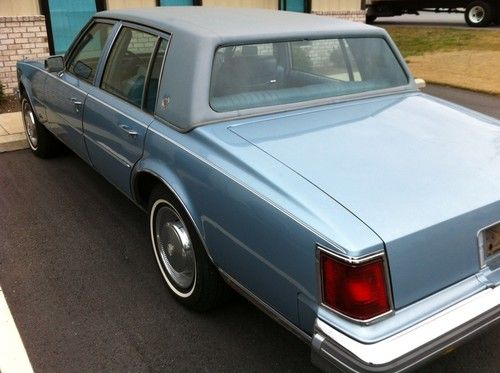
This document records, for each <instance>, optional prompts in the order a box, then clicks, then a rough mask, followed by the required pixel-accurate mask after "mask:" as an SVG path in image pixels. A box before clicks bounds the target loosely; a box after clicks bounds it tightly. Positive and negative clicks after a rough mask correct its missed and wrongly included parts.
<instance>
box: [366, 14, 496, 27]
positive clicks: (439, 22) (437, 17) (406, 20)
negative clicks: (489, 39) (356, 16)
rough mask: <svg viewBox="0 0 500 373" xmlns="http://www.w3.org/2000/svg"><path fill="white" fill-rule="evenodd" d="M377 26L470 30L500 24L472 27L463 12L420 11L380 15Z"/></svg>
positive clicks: (376, 22)
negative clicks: (392, 15) (394, 15)
mask: <svg viewBox="0 0 500 373" xmlns="http://www.w3.org/2000/svg"><path fill="white" fill-rule="evenodd" d="M374 24H375V25H376V26H383V25H400V26H432V27H453V28H467V29H470V30H494V29H497V30H498V29H500V26H498V25H493V26H490V27H484V28H481V27H480V28H471V27H469V26H467V24H466V23H465V19H464V15H463V14H462V13H434V12H420V15H418V16H417V15H414V14H404V15H402V16H398V17H379V18H377V20H376V21H375V23H374Z"/></svg>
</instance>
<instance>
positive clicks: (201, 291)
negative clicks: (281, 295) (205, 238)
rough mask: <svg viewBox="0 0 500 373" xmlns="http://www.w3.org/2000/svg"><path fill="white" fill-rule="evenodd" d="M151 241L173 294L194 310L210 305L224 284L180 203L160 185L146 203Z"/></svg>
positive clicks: (220, 294) (223, 291) (220, 295)
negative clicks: (147, 204)
mask: <svg viewBox="0 0 500 373" xmlns="http://www.w3.org/2000/svg"><path fill="white" fill-rule="evenodd" d="M148 212H149V214H148V215H149V229H150V234H151V243H152V245H153V250H154V254H155V257H156V261H157V263H158V267H159V269H160V272H161V274H162V277H163V279H164V280H165V283H166V285H167V287H168V289H169V291H170V293H171V294H172V295H173V296H174V298H175V299H176V300H177V301H178V302H180V303H181V304H183V305H185V306H186V307H188V308H190V309H192V310H195V311H205V310H208V309H211V308H213V307H214V306H216V305H217V304H219V303H220V302H221V300H222V299H223V298H224V297H225V294H226V291H227V285H226V284H225V283H224V281H223V280H222V278H221V277H220V275H219V273H218V271H217V269H216V268H215V266H214V265H213V264H212V262H211V260H210V258H209V257H208V255H207V253H206V251H205V248H204V246H203V244H202V242H201V239H200V238H199V236H198V233H197V231H196V229H195V228H194V225H193V224H192V223H191V221H190V219H189V216H188V215H187V213H186V212H185V211H184V208H183V206H182V205H181V204H180V203H179V202H178V201H177V200H176V199H175V198H174V197H173V196H172V194H171V193H170V192H169V191H168V190H167V189H166V188H164V187H163V186H158V187H156V188H155V189H154V191H153V193H152V195H151V198H150V203H149V209H148Z"/></svg>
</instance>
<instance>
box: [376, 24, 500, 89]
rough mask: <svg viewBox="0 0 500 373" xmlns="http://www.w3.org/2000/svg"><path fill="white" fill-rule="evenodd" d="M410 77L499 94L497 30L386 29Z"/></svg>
mask: <svg viewBox="0 0 500 373" xmlns="http://www.w3.org/2000/svg"><path fill="white" fill-rule="evenodd" d="M385 29H386V30H387V31H388V32H389V34H390V35H391V37H392V38H393V39H394V41H395V42H396V44H397V45H398V47H399V49H400V50H401V53H402V54H403V56H404V57H405V59H406V60H407V62H408V64H409V66H410V69H411V70H412V72H413V75H414V76H416V77H419V78H423V79H425V80H427V81H428V82H431V83H438V84H445V85H451V86H455V87H459V88H466V89H471V90H476V91H481V92H486V93H492V94H497V95H500V30H474V29H451V28H429V27H402V26H399V27H398V26H387V27H385Z"/></svg>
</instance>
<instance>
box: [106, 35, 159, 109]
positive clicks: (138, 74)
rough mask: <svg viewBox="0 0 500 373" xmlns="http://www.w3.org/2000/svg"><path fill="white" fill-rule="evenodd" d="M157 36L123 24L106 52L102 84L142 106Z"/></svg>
mask: <svg viewBox="0 0 500 373" xmlns="http://www.w3.org/2000/svg"><path fill="white" fill-rule="evenodd" d="M157 39H158V37H157V36H155V35H152V34H149V33H147V32H144V31H139V30H135V29H131V28H128V27H124V28H122V30H121V31H120V33H119V35H118V38H117V39H116V42H115V44H114V45H113V48H112V49H111V53H110V55H109V59H108V62H107V64H106V68H105V70H104V76H103V78H102V83H101V88H102V89H104V90H105V91H107V92H109V93H111V94H113V95H115V96H118V97H120V98H122V99H124V100H125V101H128V102H130V103H132V104H134V105H135V106H138V107H141V103H142V94H143V91H144V85H145V82H146V75H147V72H148V66H149V62H150V60H151V56H152V54H153V52H154V50H155V46H156V41H157Z"/></svg>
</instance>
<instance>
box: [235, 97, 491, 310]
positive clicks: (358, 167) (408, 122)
mask: <svg viewBox="0 0 500 373" xmlns="http://www.w3.org/2000/svg"><path fill="white" fill-rule="evenodd" d="M495 124H498V122H497V121H495V120H494V119H492V118H488V117H486V116H481V115H480V114H477V115H476V114H475V113H472V112H471V111H468V110H466V109H463V108H460V107H451V105H447V104H443V103H442V102H440V101H439V100H437V99H433V98H430V97H428V96H425V95H421V94H414V95H405V96H397V97H396V96H389V97H384V98H377V99H370V100H363V101H356V102H351V103H346V104H337V105H332V106H329V107H323V108H319V109H309V110H303V111H298V112H293V113H289V114H287V115H285V116H280V117H279V118H276V117H275V116H273V117H270V118H266V119H261V120H259V121H247V122H245V123H240V124H237V125H235V126H232V127H231V128H230V129H231V131H233V132H234V133H236V134H237V135H239V136H241V137H242V138H244V139H246V140H247V141H249V142H251V143H252V144H254V145H255V146H257V147H258V148H260V149H261V150H262V151H264V152H266V153H267V154H269V155H270V156H272V157H274V158H275V159H277V160H279V161H280V162H281V163H283V164H284V165H286V166H287V167H289V168H290V169H292V170H294V171H295V172H296V173H298V174H299V175H301V176H302V177H304V178H305V179H307V180H308V181H309V182H311V183H312V184H314V185H315V186H316V187H317V188H319V189H320V190H322V191H323V192H324V193H326V194H328V195H329V196H330V197H331V198H334V199H335V200H336V201H338V202H339V203H340V204H342V205H343V206H344V207H345V208H346V209H348V210H349V211H351V212H352V213H353V214H355V215H356V216H357V217H358V218H359V219H361V220H362V221H364V222H365V224H367V225H368V226H369V227H371V228H372V229H373V230H374V231H375V232H376V233H377V234H378V235H379V236H380V237H381V238H382V240H383V241H384V242H385V245H386V250H387V257H388V261H389V266H390V276H391V279H392V287H393V295H394V303H395V306H396V308H399V307H403V306H405V305H407V304H410V303H412V302H414V301H416V300H418V299H421V298H423V297H425V296H427V295H430V294H432V293H433V292H436V291H438V290H440V289H442V288H444V287H446V286H448V285H450V284H452V283H455V282H457V281H459V280H461V279H463V278H465V277H468V276H470V275H472V274H474V273H476V272H477V271H478V270H479V267H480V264H479V253H478V247H477V242H476V240H477V237H476V235H477V232H478V230H480V229H481V228H482V227H485V226H487V225H489V224H492V223H493V222H495V221H498V220H500V127H499V126H497V125H495Z"/></svg>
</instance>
